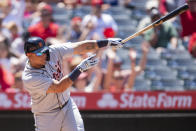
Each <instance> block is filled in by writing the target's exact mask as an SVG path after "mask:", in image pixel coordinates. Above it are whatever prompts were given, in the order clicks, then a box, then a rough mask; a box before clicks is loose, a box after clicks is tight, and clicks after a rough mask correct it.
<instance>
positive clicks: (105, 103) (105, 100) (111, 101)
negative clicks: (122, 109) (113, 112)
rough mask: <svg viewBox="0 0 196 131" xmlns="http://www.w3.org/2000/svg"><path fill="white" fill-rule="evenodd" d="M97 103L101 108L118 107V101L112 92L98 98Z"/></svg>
mask: <svg viewBox="0 0 196 131" xmlns="http://www.w3.org/2000/svg"><path fill="white" fill-rule="evenodd" d="M97 105H98V106H99V107H100V108H106V107H109V108H116V107H117V106H118V101H117V100H115V98H114V97H113V95H112V94H111V93H106V94H103V95H102V98H101V99H100V100H98V102H97Z"/></svg>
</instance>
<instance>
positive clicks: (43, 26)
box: [28, 4, 59, 40]
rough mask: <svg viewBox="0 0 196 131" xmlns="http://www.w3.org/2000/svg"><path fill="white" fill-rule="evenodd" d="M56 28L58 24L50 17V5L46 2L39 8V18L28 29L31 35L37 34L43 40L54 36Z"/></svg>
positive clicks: (56, 31) (57, 28)
mask: <svg viewBox="0 0 196 131" xmlns="http://www.w3.org/2000/svg"><path fill="white" fill-rule="evenodd" d="M58 30H59V26H58V25H57V24H55V23H54V22H53V19H52V7H51V6H50V5H48V4H45V5H44V6H43V7H42V8H41V20H40V21H39V22H38V23H37V24H35V25H32V26H30V27H29V29H28V31H29V32H30V34H31V36H39V37H41V38H42V39H44V40H46V39H47V38H49V37H56V36H57V35H58Z"/></svg>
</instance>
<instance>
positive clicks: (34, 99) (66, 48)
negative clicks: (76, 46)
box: [22, 43, 73, 113]
mask: <svg viewBox="0 0 196 131" xmlns="http://www.w3.org/2000/svg"><path fill="white" fill-rule="evenodd" d="M49 50H50V61H47V63H46V65H45V68H41V69H34V68H32V67H31V66H30V64H29V62H27V63H26V67H25V69H24V72H23V76H22V79H23V83H24V88H25V89H26V90H27V91H28V92H29V93H30V95H31V103H32V112H33V113H37V112H50V111H52V110H53V109H55V108H57V107H59V105H60V104H64V103H65V102H66V101H67V100H68V99H69V97H70V91H69V89H67V90H65V92H63V93H49V94H47V95H46V91H47V89H48V88H49V86H50V85H51V83H52V82H53V81H54V80H61V78H62V77H63V76H64V74H63V70H62V68H63V67H62V59H63V56H64V55H66V54H67V55H68V54H69V55H70V54H73V49H72V48H71V45H70V43H66V44H59V45H52V46H50V47H49Z"/></svg>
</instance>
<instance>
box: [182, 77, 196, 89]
mask: <svg viewBox="0 0 196 131" xmlns="http://www.w3.org/2000/svg"><path fill="white" fill-rule="evenodd" d="M184 88H185V89H186V90H196V79H194V80H184Z"/></svg>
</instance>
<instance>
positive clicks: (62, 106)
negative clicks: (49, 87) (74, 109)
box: [59, 99, 69, 109]
mask: <svg viewBox="0 0 196 131" xmlns="http://www.w3.org/2000/svg"><path fill="white" fill-rule="evenodd" d="M68 102H69V99H68V100H67V101H66V102H65V103H64V104H63V105H60V106H59V108H60V109H63V108H64V107H65V106H66V105H67V103H68Z"/></svg>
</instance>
